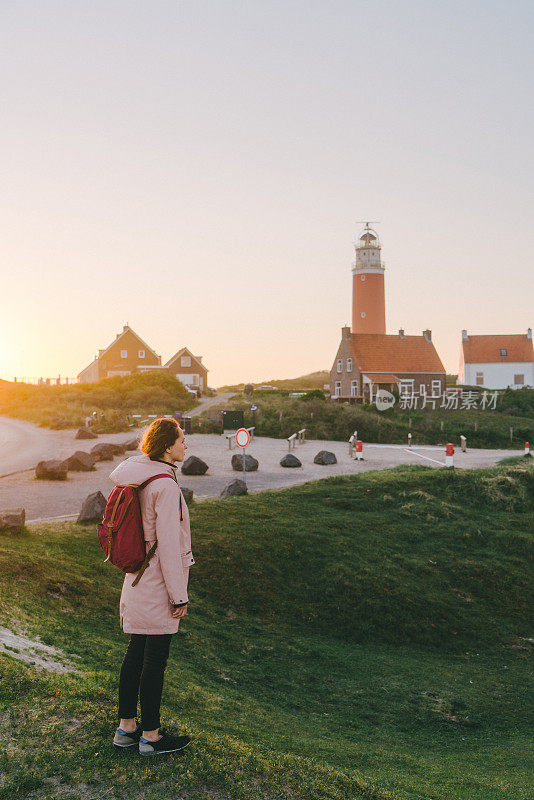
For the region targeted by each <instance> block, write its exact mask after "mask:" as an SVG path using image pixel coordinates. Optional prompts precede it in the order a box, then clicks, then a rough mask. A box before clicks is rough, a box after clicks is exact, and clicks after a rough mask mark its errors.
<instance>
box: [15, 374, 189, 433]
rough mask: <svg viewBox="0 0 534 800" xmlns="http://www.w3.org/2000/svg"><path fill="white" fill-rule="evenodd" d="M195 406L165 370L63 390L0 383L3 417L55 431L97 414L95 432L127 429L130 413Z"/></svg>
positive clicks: (77, 384)
mask: <svg viewBox="0 0 534 800" xmlns="http://www.w3.org/2000/svg"><path fill="white" fill-rule="evenodd" d="M195 405H197V402H196V400H195V399H194V398H193V396H192V395H191V394H190V393H189V392H188V391H187V390H186V389H185V387H184V385H183V384H182V383H181V381H179V380H177V378H175V377H174V376H173V375H169V374H165V373H164V372H158V371H157V370H155V371H153V372H141V373H137V374H134V375H124V376H123V375H115V376H113V377H111V378H104V379H103V380H101V381H98V382H97V383H75V384H70V385H65V384H62V385H61V386H46V385H44V386H43V385H33V384H28V383H5V384H3V383H0V414H7V415H8V416H13V417H18V418H20V419H25V420H27V421H28V422H34V423H37V424H38V425H42V426H44V427H51V428H76V427H79V426H81V425H83V424H84V419H85V417H86V416H88V415H90V414H92V413H93V411H96V412H97V415H98V422H97V424H95V425H94V426H93V429H94V430H95V431H96V432H97V433H110V432H113V431H121V430H127V427H128V425H127V417H128V415H129V414H143V415H144V414H172V413H173V412H174V411H182V412H183V411H188V410H189V409H190V408H193V407H194V406H195Z"/></svg>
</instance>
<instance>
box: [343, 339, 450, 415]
mask: <svg viewBox="0 0 534 800" xmlns="http://www.w3.org/2000/svg"><path fill="white" fill-rule="evenodd" d="M445 378H446V373H445V367H444V366H443V364H442V363H441V359H440V357H439V356H438V354H437V351H436V348H435V347H434V344H433V342H432V333H431V331H430V330H426V331H423V334H422V336H407V335H406V334H405V333H404V331H403V330H400V331H399V333H398V334H387V333H352V332H351V330H350V328H349V327H345V328H342V329H341V343H340V345H339V348H338V351H337V353H336V358H335V360H334V365H333V367H332V370H331V372H330V396H331V398H332V399H339V400H348V399H350V398H353V399H356V398H358V399H359V400H362V401H363V402H366V403H372V402H373V401H374V399H375V398H376V393H377V391H378V390H379V389H387V391H389V392H392V391H393V390H394V389H397V390H398V391H399V393H400V394H408V395H417V396H420V397H424V396H427V397H438V396H439V395H441V394H442V393H443V392H444V391H445Z"/></svg>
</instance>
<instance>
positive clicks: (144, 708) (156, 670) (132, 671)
mask: <svg viewBox="0 0 534 800" xmlns="http://www.w3.org/2000/svg"><path fill="white" fill-rule="evenodd" d="M172 635H173V634H172V633H162V634H159V635H154V636H152V635H145V634H142V633H131V634H130V641H129V643H128V649H127V650H126V654H125V656H124V659H123V661H122V666H121V672H120V678H119V718H120V719H131V718H132V717H136V716H137V696H138V695H139V699H140V701H141V724H142V726H143V730H144V731H155V730H157V729H158V728H159V727H160V725H161V722H160V718H159V708H160V705H161V693H162V691H163V676H164V673H165V667H166V666H167V659H168V657H169V648H170V645H171V637H172Z"/></svg>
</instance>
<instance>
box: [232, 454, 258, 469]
mask: <svg viewBox="0 0 534 800" xmlns="http://www.w3.org/2000/svg"><path fill="white" fill-rule="evenodd" d="M258 467H259V462H258V459H257V458H254V456H249V455H248V454H245V472H256V470H257V469H258ZM232 469H234V470H235V471H236V472H243V454H242V453H234V455H233V456H232Z"/></svg>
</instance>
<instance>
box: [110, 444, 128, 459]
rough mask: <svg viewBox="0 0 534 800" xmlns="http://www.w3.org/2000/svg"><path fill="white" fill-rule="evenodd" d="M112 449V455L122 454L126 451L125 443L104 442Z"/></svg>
mask: <svg viewBox="0 0 534 800" xmlns="http://www.w3.org/2000/svg"><path fill="white" fill-rule="evenodd" d="M106 444H109V446H110V447H111V449H112V450H113V455H114V456H122V455H123V454H124V453H125V452H126V445H125V444H116V443H115V442H106Z"/></svg>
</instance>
